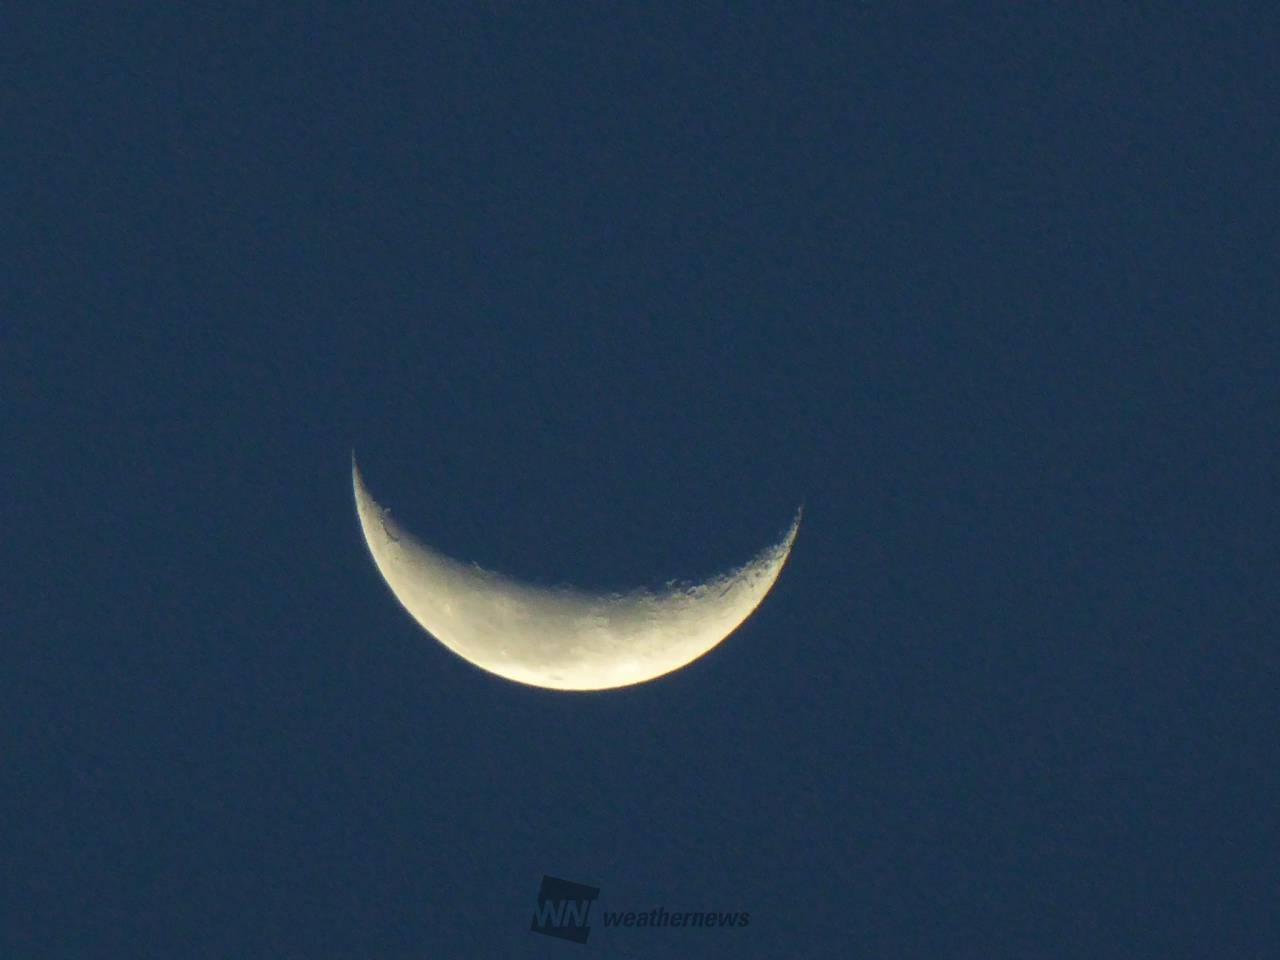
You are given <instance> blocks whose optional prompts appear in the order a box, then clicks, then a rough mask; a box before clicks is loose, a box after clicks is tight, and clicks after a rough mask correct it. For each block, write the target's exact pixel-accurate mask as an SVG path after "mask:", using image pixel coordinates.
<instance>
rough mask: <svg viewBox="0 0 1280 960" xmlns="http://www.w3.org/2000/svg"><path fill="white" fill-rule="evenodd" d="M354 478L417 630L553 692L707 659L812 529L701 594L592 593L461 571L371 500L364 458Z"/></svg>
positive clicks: (617, 683)
mask: <svg viewBox="0 0 1280 960" xmlns="http://www.w3.org/2000/svg"><path fill="white" fill-rule="evenodd" d="M351 474H352V478H351V479H352V484H353V486H354V488H355V496H356V511H357V513H358V514H359V516H360V526H361V528H362V529H363V530H364V538H365V541H366V542H367V543H368V544H369V552H370V553H372V554H373V561H374V563H376V564H377V566H378V570H379V571H380V572H381V573H382V576H383V578H384V579H386V581H387V584H388V585H389V586H390V587H391V591H392V593H394V594H395V595H396V598H397V599H398V600H399V601H400V603H401V604H403V605H404V608H405V609H406V610H408V611H409V613H411V614H412V615H413V617H414V619H415V620H417V621H418V623H420V624H421V625H422V626H423V627H424V628H426V630H427V631H428V632H429V633H430V634H431V635H432V636H434V637H435V638H436V639H437V640H439V641H440V642H441V643H443V644H444V645H445V646H446V647H448V648H449V649H450V650H452V651H453V652H454V653H456V654H458V656H460V657H462V658H463V659H465V660H469V661H470V662H471V663H473V664H475V665H476V666H477V667H480V668H482V669H484V670H488V671H489V672H491V673H496V674H497V675H498V676H500V677H506V678H507V679H509V680H516V681H519V682H520V683H527V684H531V685H533V686H536V687H548V688H551V689H553V690H604V689H608V688H610V687H625V686H627V685H628V684H632V683H642V682H644V681H645V680H652V679H653V678H654V677H660V676H662V675H663V674H665V673H670V672H671V671H672V670H678V669H679V668H680V667H683V666H684V665H685V664H687V663H690V662H691V661H693V660H696V659H697V658H698V657H700V656H702V655H703V654H704V653H706V652H707V651H708V650H710V649H711V648H712V647H714V646H715V645H716V644H718V643H719V642H720V641H721V640H723V639H724V638H725V637H727V636H728V635H729V634H730V633H732V632H733V631H734V630H735V629H736V628H737V627H738V625H739V624H741V623H742V622H743V621H744V620H746V619H747V617H749V616H750V615H751V612H752V611H753V610H755V608H756V607H757V606H758V605H759V604H760V601H761V600H763V599H764V597H765V594H767V593H768V592H769V589H770V588H771V587H772V586H773V583H774V581H775V580H777V579H778V574H779V573H780V572H781V570H782V565H783V564H784V563H785V562H786V560H787V555H788V554H789V553H790V552H791V544H792V543H793V542H794V541H795V538H796V531H797V530H798V529H799V526H800V514H799V513H798V512H797V514H796V517H795V520H794V521H792V523H791V527H790V529H789V530H788V531H787V533H786V535H785V536H784V537H783V538H782V539H781V540H780V541H779V542H778V543H777V544H776V545H775V546H772V547H769V548H767V549H765V550H762V551H761V552H760V553H759V554H757V555H756V556H755V557H754V558H753V559H752V560H750V561H748V562H747V563H746V564H744V565H743V566H741V567H738V568H736V569H734V570H730V571H729V572H728V573H725V574H721V575H720V576H718V577H715V578H713V579H711V580H708V581H707V582H706V583H704V584H701V585H698V586H688V587H669V588H667V589H666V590H664V591H660V592H650V591H645V590H638V591H634V592H630V593H625V594H617V593H613V594H592V593H586V592H583V591H580V590H575V589H567V588H547V587H538V586H533V585H531V584H527V583H521V582H520V581H517V580H514V579H511V578H510V577H505V576H502V575H500V574H497V573H491V572H489V571H487V570H482V569H480V568H479V567H477V566H475V565H473V564H465V563H459V562H458V561H457V560H452V559H450V558H449V557H446V556H444V555H443V554H441V553H438V552H436V551H435V550H433V549H431V548H430V547H428V546H426V545H425V544H422V543H420V542H419V541H417V540H416V539H414V537H413V536H412V535H411V534H409V533H407V532H406V531H404V530H403V529H401V528H400V527H399V526H398V525H397V524H396V523H395V522H394V521H393V520H392V519H391V516H390V514H389V512H388V511H386V510H384V509H383V508H382V507H380V506H379V505H378V503H377V502H376V501H375V500H374V499H373V497H371V496H370V495H369V491H368V490H367V489H365V485H364V481H363V479H362V478H361V476H360V471H359V469H358V468H357V467H356V464H355V459H354V457H353V458H352V461H351Z"/></svg>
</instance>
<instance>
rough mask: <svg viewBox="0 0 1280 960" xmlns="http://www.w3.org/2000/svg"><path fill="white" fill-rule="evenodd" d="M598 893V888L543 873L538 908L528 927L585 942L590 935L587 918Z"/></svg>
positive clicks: (549, 935)
mask: <svg viewBox="0 0 1280 960" xmlns="http://www.w3.org/2000/svg"><path fill="white" fill-rule="evenodd" d="M598 896H600V888H599V887H588V886H587V885H586V884H582V883H573V882H572V881H570V880H561V879H560V878H559V877H546V876H544V877H543V878H542V886H541V887H539V888H538V907H537V909H536V910H535V911H534V914H533V924H532V925H531V926H530V927H529V929H530V930H532V931H533V932H534V933H545V934H546V935H547V936H548V937H559V938H560V939H562V940H572V941H573V942H574V943H586V942H587V937H588V936H590V935H591V927H589V926H588V925H587V919H588V918H589V917H590V916H591V904H592V903H594V902H595V899H596V897H598Z"/></svg>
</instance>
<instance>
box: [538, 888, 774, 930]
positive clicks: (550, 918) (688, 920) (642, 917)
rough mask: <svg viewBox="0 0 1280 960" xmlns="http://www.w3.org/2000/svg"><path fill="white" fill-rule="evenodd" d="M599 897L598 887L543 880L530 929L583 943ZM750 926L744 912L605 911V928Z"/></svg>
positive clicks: (665, 909)
mask: <svg viewBox="0 0 1280 960" xmlns="http://www.w3.org/2000/svg"><path fill="white" fill-rule="evenodd" d="M598 896H600V888H599V887H589V886H587V885H586V884H583V883H574V882H572V881H571V880H561V879H560V878H559V877H547V876H544V877H543V878H542V886H540V887H539V888H538V903H537V906H536V907H535V908H534V912H533V923H531V924H530V925H529V929H530V930H532V931H533V932H534V933H542V934H546V935H547V936H548V937H559V938H560V939H562V940H572V941H573V942H574V943H586V942H587V937H588V936H590V934H591V926H590V925H589V924H588V922H587V921H588V920H589V919H590V917H591V905H592V904H593V903H595V901H596V898H597V897H598ZM750 922H751V914H750V913H747V912H746V911H745V910H738V911H718V910H711V911H706V910H674V911H672V910H667V908H666V907H653V908H651V909H649V910H645V911H632V910H628V911H625V912H624V911H611V910H606V911H604V925H605V926H606V927H632V928H634V927H650V928H652V927H720V928H725V927H745V926H747V925H748V924H749V923H750Z"/></svg>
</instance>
